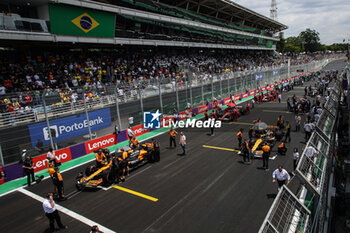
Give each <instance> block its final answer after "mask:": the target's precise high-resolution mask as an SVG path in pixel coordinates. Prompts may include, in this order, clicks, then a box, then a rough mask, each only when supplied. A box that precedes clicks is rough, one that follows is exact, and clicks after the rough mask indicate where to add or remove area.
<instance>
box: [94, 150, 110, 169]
mask: <svg viewBox="0 0 350 233" xmlns="http://www.w3.org/2000/svg"><path fill="white" fill-rule="evenodd" d="M95 158H96V167H97V168H101V167H102V166H103V164H102V162H103V161H107V158H106V156H105V154H104V153H103V152H102V149H98V152H97V153H96V154H95Z"/></svg>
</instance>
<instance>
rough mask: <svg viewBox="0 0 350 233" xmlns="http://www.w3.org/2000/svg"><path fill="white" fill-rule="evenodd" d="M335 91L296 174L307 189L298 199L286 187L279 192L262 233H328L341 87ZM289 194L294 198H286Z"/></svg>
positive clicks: (336, 86)
mask: <svg viewBox="0 0 350 233" xmlns="http://www.w3.org/2000/svg"><path fill="white" fill-rule="evenodd" d="M332 88H333V92H334V93H332V94H331V95H330V96H329V99H328V100H327V102H326V104H325V105H324V109H323V111H322V113H321V116H320V118H319V120H318V122H317V124H316V127H315V128H316V129H315V131H314V132H313V134H312V135H311V137H310V139H309V140H308V142H307V144H306V147H305V149H304V151H303V153H302V155H301V158H300V160H299V163H298V166H297V168H296V171H295V172H296V175H297V177H298V179H299V181H300V183H301V184H303V187H302V188H301V189H300V190H299V194H298V195H294V194H293V193H292V192H291V191H290V190H289V189H288V188H287V187H286V186H284V187H283V189H281V190H280V191H279V193H278V195H277V197H276V199H275V201H274V202H273V204H272V206H271V208H270V210H269V212H268V214H267V216H266V218H265V219H264V221H263V223H262V226H261V228H260V231H259V232H274V233H282V232H302V233H312V232H326V231H324V229H327V227H326V223H327V209H328V208H329V203H328V194H329V193H328V189H329V188H330V187H329V182H330V176H331V170H332V165H333V163H332V161H333V154H334V152H335V149H336V146H337V134H336V128H337V127H336V125H337V114H335V113H337V109H338V101H340V90H341V87H340V83H339V82H337V81H335V85H334V86H333V87H332ZM333 114H334V115H333ZM287 191H288V192H287ZM285 193H288V195H289V196H290V197H288V198H285V197H284V196H285ZM286 202H287V203H286ZM281 203H282V204H281ZM287 207H288V208H287ZM291 216H293V218H292V221H291Z"/></svg>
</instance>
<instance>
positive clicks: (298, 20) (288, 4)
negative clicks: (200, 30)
mask: <svg viewBox="0 0 350 233" xmlns="http://www.w3.org/2000/svg"><path fill="white" fill-rule="evenodd" d="M232 1H233V2H235V3H237V4H239V5H242V6H244V7H246V8H248V9H250V10H253V11H255V12H258V13H260V14H262V15H264V16H267V17H270V7H271V0H232ZM276 2H277V18H278V20H277V21H279V22H280V23H283V24H285V25H287V26H288V29H287V30H284V38H287V37H290V36H298V35H299V33H300V32H301V31H304V30H305V29H306V28H311V29H314V30H316V31H317V32H319V33H320V35H319V36H320V40H321V43H322V44H326V45H330V44H333V43H343V40H344V39H345V40H346V42H347V41H348V39H349V41H350V0H276Z"/></svg>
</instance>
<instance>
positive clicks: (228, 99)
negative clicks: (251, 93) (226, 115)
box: [223, 98, 231, 105]
mask: <svg viewBox="0 0 350 233" xmlns="http://www.w3.org/2000/svg"><path fill="white" fill-rule="evenodd" d="M229 103H231V98H226V99H224V103H223V105H228V104H229Z"/></svg>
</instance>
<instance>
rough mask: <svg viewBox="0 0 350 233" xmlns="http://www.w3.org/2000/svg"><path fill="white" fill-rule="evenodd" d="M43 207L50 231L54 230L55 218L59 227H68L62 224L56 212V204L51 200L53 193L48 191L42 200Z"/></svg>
mask: <svg viewBox="0 0 350 233" xmlns="http://www.w3.org/2000/svg"><path fill="white" fill-rule="evenodd" d="M43 209H44V212H45V215H46V217H47V218H48V219H49V221H50V230H51V232H56V231H55V220H56V223H57V225H58V226H59V228H61V229H67V228H68V227H67V226H65V225H63V224H62V222H61V217H60V215H59V214H58V211H57V209H56V204H55V202H54V200H53V193H48V194H47V196H46V198H45V200H44V202H43Z"/></svg>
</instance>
